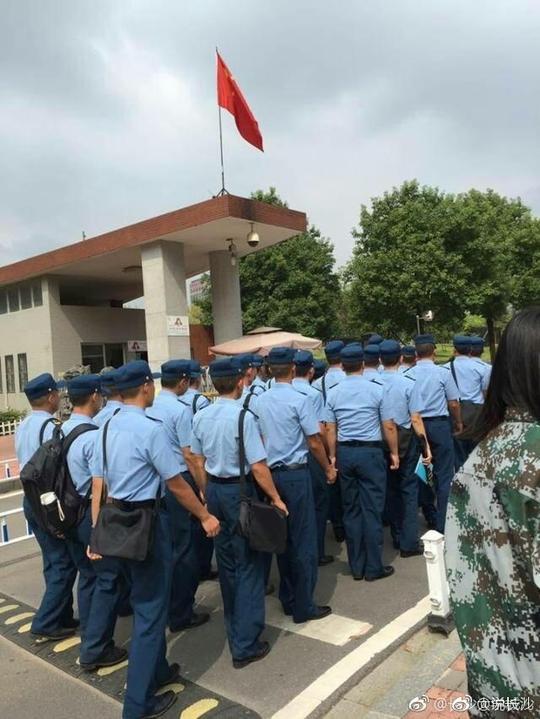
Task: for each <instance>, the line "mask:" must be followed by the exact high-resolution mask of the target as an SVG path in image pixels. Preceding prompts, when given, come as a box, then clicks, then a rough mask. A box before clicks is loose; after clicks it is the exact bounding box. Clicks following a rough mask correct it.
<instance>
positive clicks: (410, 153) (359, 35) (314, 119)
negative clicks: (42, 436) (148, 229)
mask: <svg viewBox="0 0 540 719" xmlns="http://www.w3.org/2000/svg"><path fill="white" fill-rule="evenodd" d="M0 8H1V13H2V15H1V22H0V67H1V72H0V102H1V107H2V112H1V113H0V156H1V179H0V183H1V192H0V264H5V263H8V262H11V261H14V260H17V259H21V258H23V257H27V256H29V255H32V254H35V253H37V252H41V251H45V250H47V249H51V248H53V247H56V246H60V245H64V244H68V243H70V242H75V241H78V240H79V239H80V238H81V232H82V231H83V230H84V231H85V232H86V235H87V236H89V237H90V236H92V235H95V234H98V233H100V232H104V231H107V230H110V229H114V228H116V227H121V226H123V225H125V224H129V223H131V222H135V221H137V220H139V219H144V218H146V217H150V216H154V215H157V214H159V213H162V212H166V211H168V210H172V209H176V208H178V207H182V206H184V205H188V204H191V203H193V202H197V201H200V200H202V199H206V198H208V197H210V196H211V195H212V194H214V193H215V192H216V191H217V190H218V189H219V187H220V177H219V146H218V134H217V108H216V100H215V55H214V47H215V46H216V45H218V46H219V48H220V50H221V52H222V55H223V57H224V59H225V61H226V62H227V63H228V64H229V66H230V67H231V70H232V72H233V74H234V75H235V77H236V79H237V80H238V82H239V84H240V86H241V87H242V89H243V91H244V94H245V95H246V97H247V99H248V102H249V103H250V105H251V107H252V110H253V112H254V114H255V116H256V117H257V119H258V121H259V125H260V128H261V130H262V133H263V136H264V141H265V150H266V151H265V153H264V154H262V153H260V152H259V151H257V150H255V149H254V148H252V147H251V146H250V145H248V144H246V143H245V142H244V141H243V140H242V139H241V138H240V137H239V136H238V135H237V133H236V129H235V127H234V121H233V119H232V117H230V116H228V115H227V116H224V136H225V159H226V170H227V186H228V189H229V190H230V191H231V192H233V193H235V194H240V195H249V193H250V192H251V191H252V190H254V189H256V188H266V187H268V186H270V185H275V186H276V187H277V188H278V192H279V193H280V194H281V196H282V197H283V198H284V199H286V200H287V201H288V203H289V205H290V206H291V207H293V208H295V209H301V210H305V211H306V212H307V213H308V215H309V218H310V221H311V222H313V223H314V224H316V225H317V226H318V227H320V229H321V230H322V232H323V233H324V234H325V235H326V236H328V237H330V238H331V240H332V241H333V242H334V244H335V248H336V257H337V259H338V262H339V263H340V264H341V263H343V262H344V261H346V259H347V257H348V256H349V254H350V251H351V248H352V245H353V241H352V239H351V234H350V230H351V228H352V227H353V225H355V223H356V222H357V219H358V213H359V209H360V205H361V204H362V203H368V202H369V199H370V198H371V197H373V196H374V195H378V194H380V193H382V192H384V191H385V190H387V189H390V188H391V187H392V186H393V185H398V184H400V183H401V182H402V181H403V180H405V179H410V178H413V177H417V178H418V179H419V180H420V181H421V182H422V183H426V184H436V185H438V186H440V187H441V188H444V189H446V190H449V191H464V190H467V189H469V188H470V187H473V186H474V187H478V188H480V189H484V188H486V187H493V188H494V189H496V190H498V191H499V192H501V193H504V194H508V195H512V196H516V195H519V196H521V197H522V199H523V200H524V201H525V202H526V203H528V204H529V205H531V206H532V207H533V208H534V210H535V211H536V212H537V213H539V214H540V174H539V173H540V143H539V142H538V137H539V129H540V100H539V84H538V68H539V65H540V63H539V60H540V43H539V41H538V38H539V37H540V3H538V2H535V1H534V0H531V1H530V2H526V1H525V0H506V1H502V0H474V2H473V1H471V0H335V1H334V2H328V0H271V1H269V0H265V1H264V2H263V0H258V1H257V0H47V2H45V1H44V0H1V2H0Z"/></svg>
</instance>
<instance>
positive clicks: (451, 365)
mask: <svg viewBox="0 0 540 719" xmlns="http://www.w3.org/2000/svg"><path fill="white" fill-rule="evenodd" d="M450 371H451V372H452V377H453V378H454V382H455V383H456V387H457V388H458V390H459V382H458V381H457V376H456V368H455V366H454V357H452V359H451V360H450Z"/></svg>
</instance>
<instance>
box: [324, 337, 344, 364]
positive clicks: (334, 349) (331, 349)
mask: <svg viewBox="0 0 540 719" xmlns="http://www.w3.org/2000/svg"><path fill="white" fill-rule="evenodd" d="M344 347H345V342H342V341H341V340H332V341H331V342H328V344H327V345H326V346H325V348H324V354H325V355H326V359H329V360H331V359H337V358H338V357H339V353H340V352H341V350H342V349H343V348H344Z"/></svg>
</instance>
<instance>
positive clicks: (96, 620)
mask: <svg viewBox="0 0 540 719" xmlns="http://www.w3.org/2000/svg"><path fill="white" fill-rule="evenodd" d="M91 531H92V530H91V515H90V509H89V508H88V509H87V510H86V512H85V515H84V517H83V520H82V522H81V523H80V524H79V526H78V527H77V528H76V529H75V530H74V532H75V534H76V537H77V539H78V541H79V542H80V544H82V545H83V546H84V547H85V548H86V547H87V546H88V545H89V543H90V533H91ZM91 565H92V570H93V572H94V574H95V581H94V583H93V590H92V593H91V596H90V606H89V608H88V611H87V618H86V622H85V627H84V629H83V626H82V623H81V653H80V658H81V662H84V663H91V662H94V661H96V659H98V658H99V657H100V656H101V655H102V654H103V653H104V652H105V651H107V649H109V648H110V647H112V646H113V644H114V640H113V636H114V628H115V625H116V618H117V611H118V605H119V596H120V594H119V589H120V563H119V561H118V560H117V559H114V558H113V557H103V559H100V560H97V561H95V562H91ZM79 582H80V577H79Z"/></svg>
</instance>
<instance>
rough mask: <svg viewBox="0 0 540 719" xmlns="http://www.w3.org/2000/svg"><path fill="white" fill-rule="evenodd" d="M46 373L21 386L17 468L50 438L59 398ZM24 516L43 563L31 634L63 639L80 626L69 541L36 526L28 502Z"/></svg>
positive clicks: (16, 436)
mask: <svg viewBox="0 0 540 719" xmlns="http://www.w3.org/2000/svg"><path fill="white" fill-rule="evenodd" d="M60 387H61V384H57V383H56V382H55V380H54V378H53V377H52V375H50V374H49V373H45V374H41V375H39V376H38V377H34V378H33V379H31V380H30V381H29V382H28V383H27V384H26V385H25V387H24V393H25V395H26V397H27V399H28V402H29V403H30V407H31V412H30V414H29V415H28V416H27V417H26V418H25V419H24V420H23V421H22V422H21V424H20V425H19V426H18V428H17V431H16V433H15V453H16V455H17V460H18V462H19V469H20V470H22V469H23V467H24V465H25V464H26V463H27V462H28V461H29V460H30V459H31V458H32V456H33V455H34V453H35V452H36V451H37V450H38V449H39V447H40V445H41V444H43V442H46V441H48V440H49V439H51V437H52V435H53V429H54V427H55V423H57V422H56V420H55V417H54V415H55V414H56V412H57V411H58V406H59V404H60V396H59V394H58V389H59V388H60ZM23 509H24V516H25V517H26V521H27V522H28V526H29V527H30V529H31V530H32V532H33V534H34V535H35V537H36V540H37V543H38V544H39V548H40V550H41V555H42V560H43V578H44V580H45V592H44V594H43V597H42V599H41V602H40V605H39V607H38V609H37V611H36V614H35V616H34V618H33V619H32V628H31V631H32V634H34V635H36V636H39V637H42V638H46V639H51V640H53V639H63V638H65V637H69V636H71V635H72V634H74V633H75V629H76V628H77V626H78V625H79V623H78V621H77V620H76V619H74V618H73V584H74V582H75V579H76V577H77V567H76V565H75V563H74V561H73V558H72V555H71V552H70V542H69V540H63V539H58V538H56V537H53V536H52V535H50V534H49V533H48V532H45V531H44V530H43V529H41V527H40V526H39V525H38V523H37V521H36V519H35V517H34V514H33V512H32V508H31V506H30V503H29V502H28V500H27V499H26V497H25V498H24V499H23Z"/></svg>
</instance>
